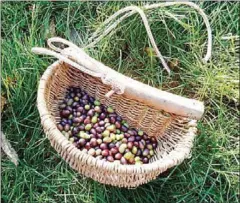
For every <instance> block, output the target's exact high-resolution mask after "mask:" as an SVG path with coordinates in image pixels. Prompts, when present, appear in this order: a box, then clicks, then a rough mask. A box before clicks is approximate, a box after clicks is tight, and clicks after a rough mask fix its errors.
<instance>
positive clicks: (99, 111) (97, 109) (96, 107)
mask: <svg viewBox="0 0 240 203" xmlns="http://www.w3.org/2000/svg"><path fill="white" fill-rule="evenodd" d="M94 111H96V112H98V113H101V112H102V111H101V108H100V107H99V106H95V108H94Z"/></svg>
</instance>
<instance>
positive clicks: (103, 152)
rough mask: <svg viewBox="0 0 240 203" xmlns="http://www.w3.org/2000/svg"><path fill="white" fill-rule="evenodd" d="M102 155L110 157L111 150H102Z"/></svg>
mask: <svg viewBox="0 0 240 203" xmlns="http://www.w3.org/2000/svg"><path fill="white" fill-rule="evenodd" d="M102 155H103V156H105V157H107V156H108V155H109V150H108V149H104V150H102Z"/></svg>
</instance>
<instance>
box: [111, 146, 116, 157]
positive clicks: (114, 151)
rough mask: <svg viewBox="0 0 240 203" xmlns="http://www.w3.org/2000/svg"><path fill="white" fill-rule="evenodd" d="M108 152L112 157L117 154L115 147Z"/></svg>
mask: <svg viewBox="0 0 240 203" xmlns="http://www.w3.org/2000/svg"><path fill="white" fill-rule="evenodd" d="M110 151H111V153H112V155H115V154H116V153H118V149H117V148H116V147H114V148H112V149H111V150H110Z"/></svg>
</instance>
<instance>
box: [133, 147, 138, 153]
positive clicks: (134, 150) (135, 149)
mask: <svg viewBox="0 0 240 203" xmlns="http://www.w3.org/2000/svg"><path fill="white" fill-rule="evenodd" d="M137 150H138V149H137V147H135V146H133V148H132V153H133V154H137Z"/></svg>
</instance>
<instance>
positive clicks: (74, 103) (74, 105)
mask: <svg viewBox="0 0 240 203" xmlns="http://www.w3.org/2000/svg"><path fill="white" fill-rule="evenodd" d="M77 106H79V104H78V102H73V104H72V107H73V108H77ZM73 111H76V109H73Z"/></svg>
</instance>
